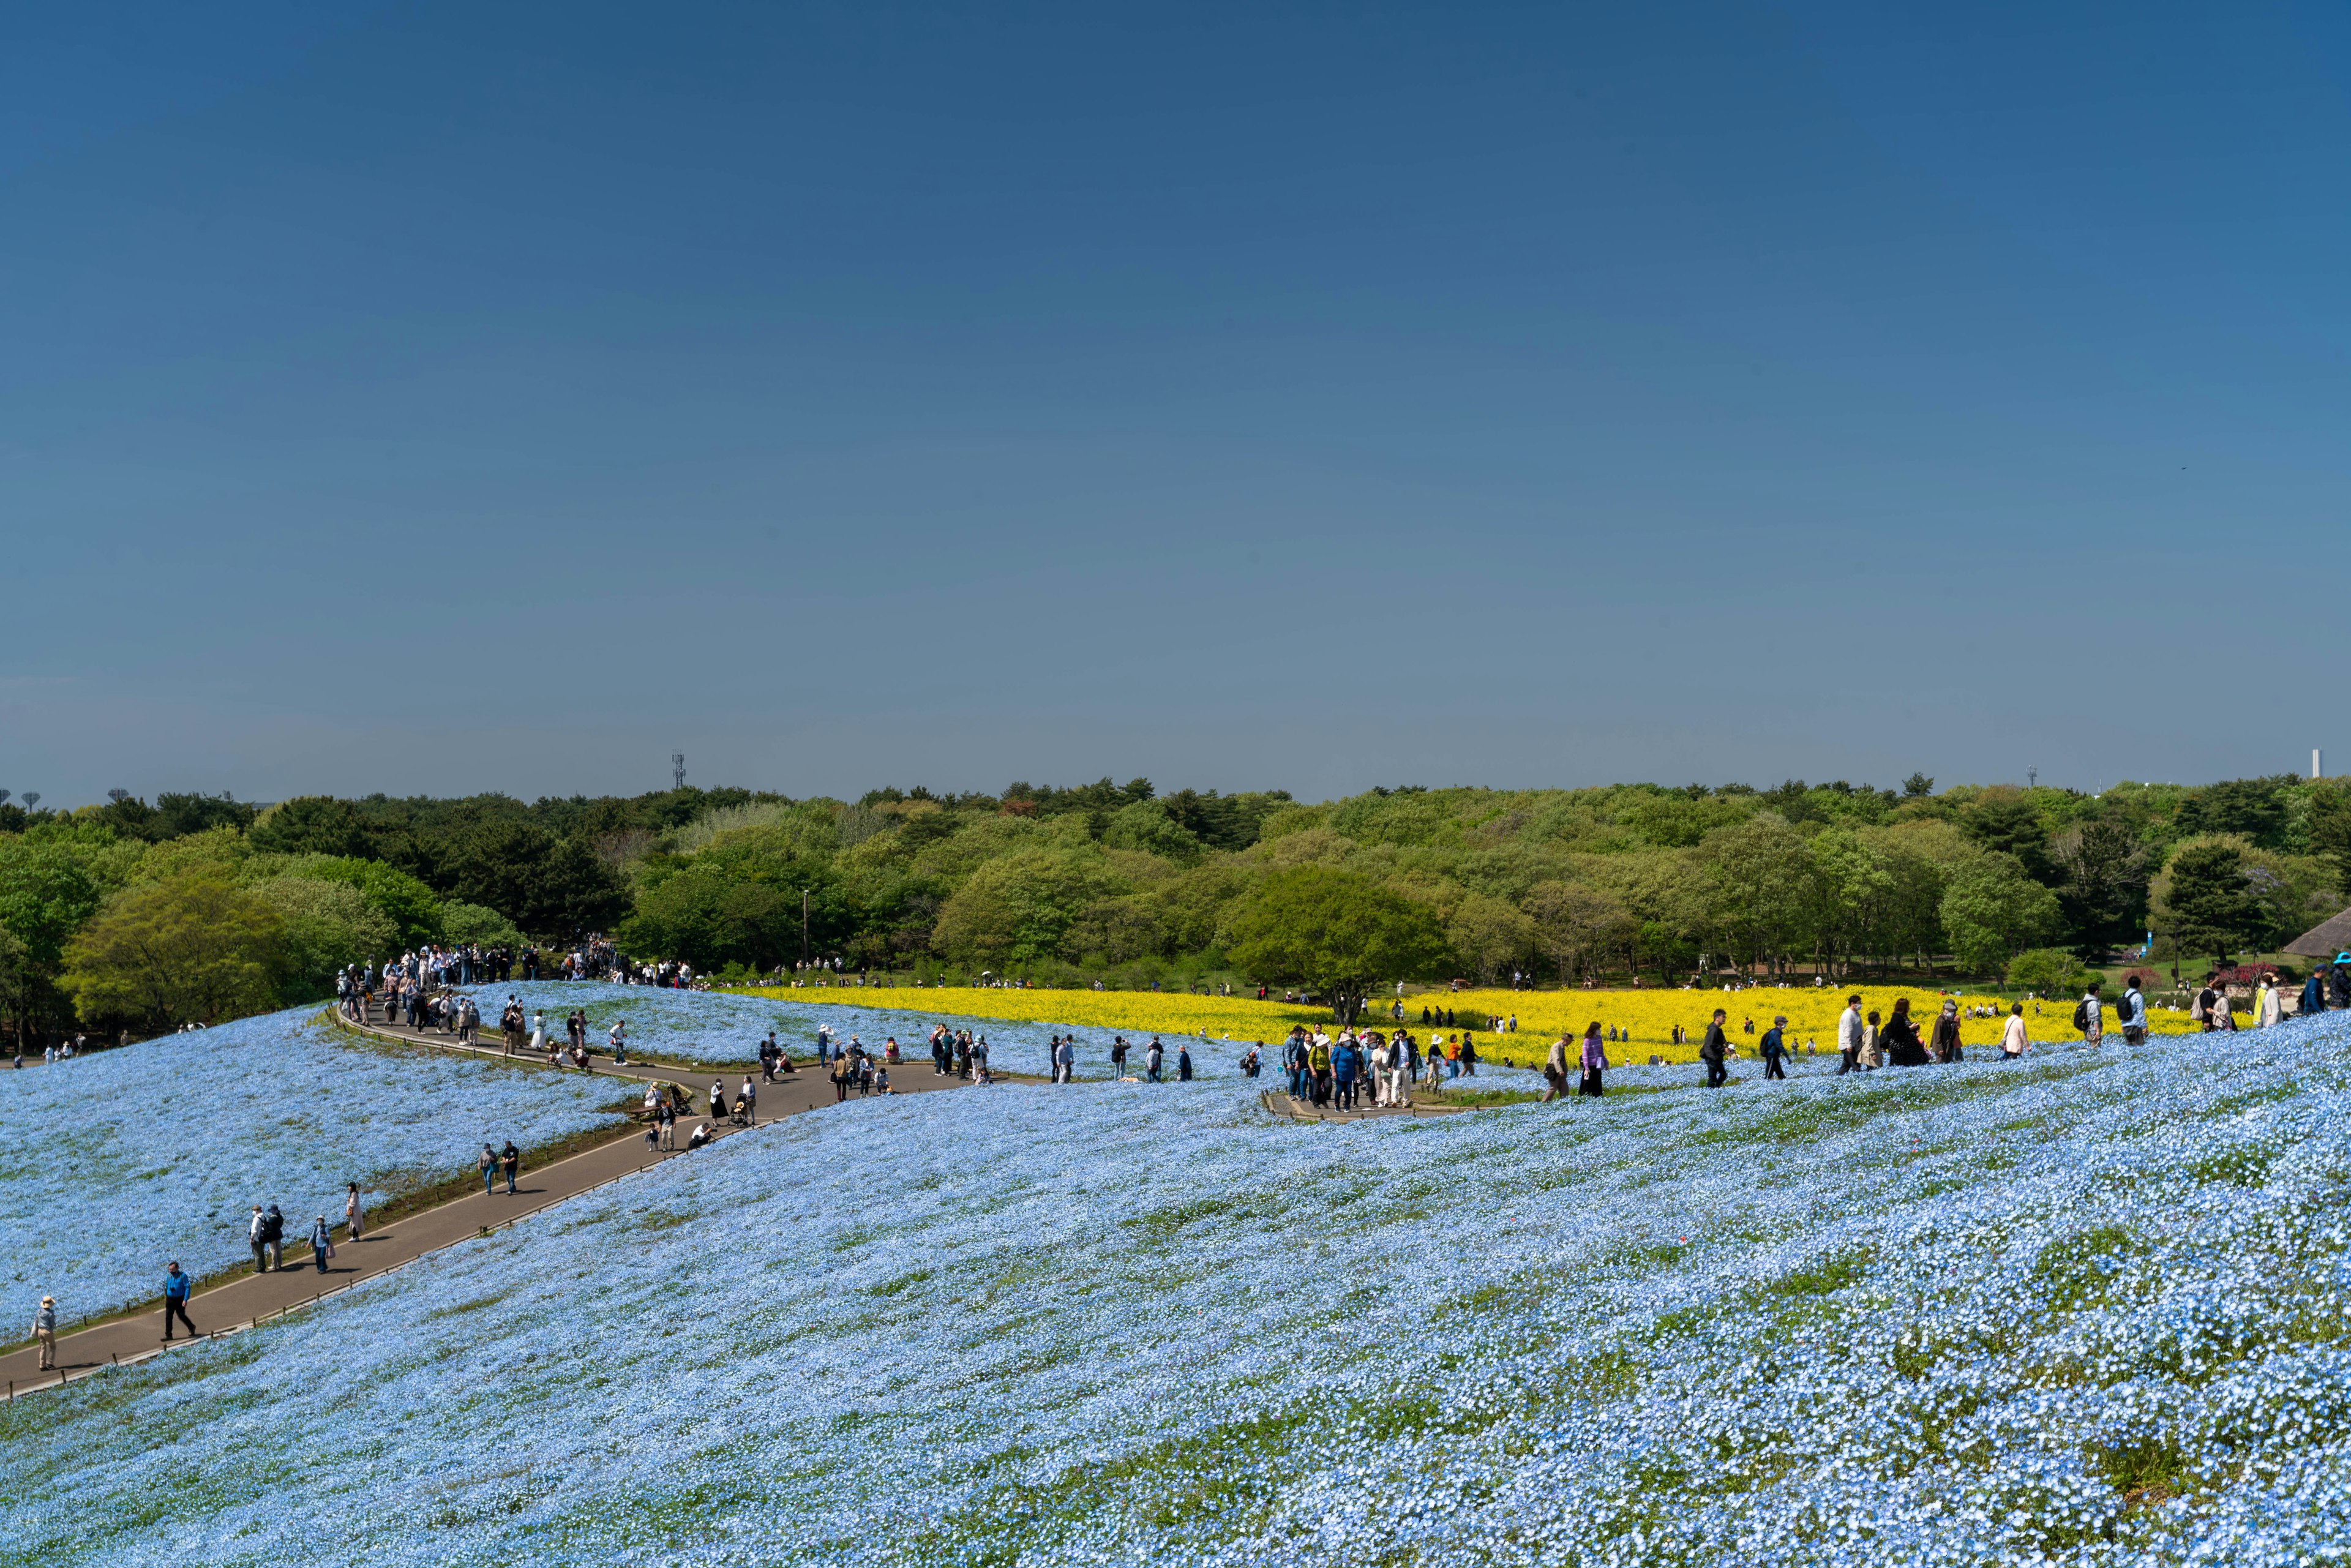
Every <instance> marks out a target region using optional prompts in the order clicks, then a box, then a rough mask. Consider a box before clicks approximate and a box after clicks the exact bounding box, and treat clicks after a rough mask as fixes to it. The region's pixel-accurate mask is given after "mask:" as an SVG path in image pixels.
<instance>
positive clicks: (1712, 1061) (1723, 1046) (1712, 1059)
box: [1698, 1008, 1730, 1089]
mask: <svg viewBox="0 0 2351 1568" xmlns="http://www.w3.org/2000/svg"><path fill="white" fill-rule="evenodd" d="M1728 1017H1729V1014H1727V1013H1725V1012H1724V1011H1723V1010H1722V1009H1720V1008H1717V1009H1714V1018H1713V1019H1712V1021H1710V1022H1709V1023H1708V1025H1707V1026H1706V1040H1705V1043H1704V1044H1702V1045H1700V1046H1699V1047H1698V1060H1699V1061H1703V1062H1705V1063H1706V1086H1707V1087H1708V1089H1719V1088H1721V1087H1722V1084H1723V1081H1724V1079H1725V1078H1726V1077H1728V1076H1729V1074H1728V1071H1726V1070H1725V1068H1724V1067H1723V1065H1722V1059H1723V1057H1724V1055H1725V1054H1726V1053H1727V1052H1728V1051H1729V1049H1730V1041H1729V1040H1726V1039H1724V1038H1723V1033H1722V1022H1723V1019H1726V1018H1728Z"/></svg>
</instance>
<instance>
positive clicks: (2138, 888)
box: [2049, 818, 2147, 946]
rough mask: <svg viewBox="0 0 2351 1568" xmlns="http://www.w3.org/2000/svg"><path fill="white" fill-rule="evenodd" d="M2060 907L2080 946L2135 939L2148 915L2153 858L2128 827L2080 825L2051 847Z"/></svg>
mask: <svg viewBox="0 0 2351 1568" xmlns="http://www.w3.org/2000/svg"><path fill="white" fill-rule="evenodd" d="M2049 858H2050V860H2051V862H2052V863H2053V866H2054V867H2055V871H2056V874H2057V883H2056V891H2057V901H2058V905H2059V907H2060V909H2062V910H2063V912H2064V918H2065V925H2066V926H2067V927H2068V928H2069V929H2070V930H2071V931H2072V932H2073V934H2074V941H2076V942H2078V943H2080V944H2082V945H2083V946H2109V945H2112V944H2114V943H2117V942H2121V941H2125V940H2126V939H2128V938H2130V937H2131V936H2133V934H2134V933H2136V932H2137V930H2138V928H2139V927H2138V922H2139V917H2140V916H2141V915H2144V914H2145V913H2146V912H2147V852H2146V851H2145V850H2144V849H2143V848H2142V847H2141V846H2140V844H2139V841H2138V835H2137V833H2134V832H2132V831H2131V830H2130V828H2129V826H2128V824H2126V823H2125V822H2123V821H2119V820H2113V819H2106V818H2093V819H2091V820H2090V821H2085V822H2076V823H2075V824H2074V825H2073V826H2072V827H2069V828H2067V829H2065V830H2064V831H2062V832H2060V833H2058V835H2057V836H2056V837H2055V838H2053V839H2052V840H2051V841H2050V842H2049Z"/></svg>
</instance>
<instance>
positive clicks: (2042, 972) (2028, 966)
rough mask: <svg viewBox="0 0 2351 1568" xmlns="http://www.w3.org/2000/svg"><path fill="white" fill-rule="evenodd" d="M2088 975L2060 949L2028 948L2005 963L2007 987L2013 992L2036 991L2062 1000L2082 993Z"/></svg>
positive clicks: (2073, 957)
mask: <svg viewBox="0 0 2351 1568" xmlns="http://www.w3.org/2000/svg"><path fill="white" fill-rule="evenodd" d="M2089 982H2090V971H2089V970H2087V969H2085V968H2084V967H2082V960H2080V959H2079V958H2076V957H2075V956H2074V955H2073V954H2071V953H2069V952H2067V951H2066V950H2065V949H2064V948H2063V947H2028V948H2026V949H2025V950H2024V951H2023V952H2022V953H2019V954H2018V955H2017V956H2015V957H2013V958H2011V959H2010V960H2009V961H2008V986H2009V989H2011V990H2014V991H2035V992H2038V993H2039V994H2040V995H2042V996H2044V997H2063V996H2068V995H2071V994H2072V993H2074V992H2075V991H2078V990H2081V989H2083V988H2085V987H2086V986H2087V985H2088V984H2089Z"/></svg>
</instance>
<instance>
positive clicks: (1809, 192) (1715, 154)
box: [0, 4, 2351, 802]
mask: <svg viewBox="0 0 2351 1568" xmlns="http://www.w3.org/2000/svg"><path fill="white" fill-rule="evenodd" d="M32 9H33V8H29V7H18V8H16V10H15V11H13V12H10V13H8V14H7V15H6V16H5V17H4V18H0V541H5V551H6V554H5V560H6V563H7V564H6V570H5V578H0V580H5V581H6V582H7V583H8V585H9V588H10V590H11V591H9V592H8V594H7V596H6V604H7V613H6V621H5V624H6V626H7V634H6V635H5V638H0V786H6V787H8V788H11V789H17V790H19V791H22V790H24V789H39V790H41V791H42V792H43V794H44V796H45V798H46V799H48V800H55V801H59V802H72V801H78V800H91V799H96V798H99V796H100V795H101V794H102V792H103V791H104V790H105V789H108V788H110V787H113V786H120V787H124V788H129V789H135V790H137V791H139V792H141V793H144V794H149V795H152V793H153V792H155V791H157V790H159V789H191V788H193V789H209V790H218V789H233V790H235V792H236V793H237V794H238V796H239V797H240V798H245V799H274V798H278V797H282V796H285V795H287V794H293V793H298V792H308V791H316V790H332V791H337V792H341V793H360V792H365V791H368V790H372V789H386V790H389V791H392V792H393V793H406V792H413V791H430V792H434V793H459V792H470V791H473V790H475V789H506V790H509V791H512V792H514V793H517V794H520V795H523V796H526V797H528V796H533V795H538V794H542V793H571V792H574V791H586V792H590V793H593V792H601V791H607V790H611V791H623V792H633V791H635V790H638V789H653V788H659V787H662V786H664V785H665V784H666V783H667V770H668V758H669V754H670V753H671V752H672V751H673V750H683V751H684V752H685V753H686V754H687V758H688V771H689V777H690V778H691V779H694V780H695V781H696V782H702V783H720V782H725V783H743V784H755V785H757V786H758V787H761V788H766V789H784V790H787V791H789V792H792V793H810V792H818V791H825V792H832V793H846V794H854V793H856V792H859V791H862V789H866V788H869V787H871V786H873V785H876V784H880V783H885V782H894V783H898V784H901V785H904V784H911V783H914V782H917V781H919V782H924V783H927V784H929V785H930V786H932V787H933V788H935V789H943V788H952V789H998V788H1000V787H1001V786H1002V785H1004V784H1005V783H1006V782H1008V781H1009V780H1011V779H1031V780H1035V781H1039V782H1044V781H1075V780H1080V779H1092V778H1095V777H1098V776H1101V775H1102V774H1105V773H1108V774H1112V775H1114V776H1116V777H1118V778H1121V779H1125V778H1128V777H1131V776H1133V775H1135V774H1146V775H1148V776H1150V777H1151V778H1153V779H1156V780H1158V781H1159V782H1160V783H1161V784H1162V785H1163V786H1165V787H1169V788H1173V787H1176V786H1180V785H1186V784H1189V785H1193V786H1196V787H1200V788H1210V787H1214V788H1218V789H1247V788H1267V787H1280V788H1286V789H1290V790H1291V791H1292V792H1293V793H1296V794H1298V795H1300V796H1301V797H1303V798H1321V797H1323V796H1326V795H1330V794H1334V793H1340V792H1345V791H1351V790H1353V789H1362V788H1365V787H1368V786H1370V785H1372V784H1374V783H1388V784H1397V783H1425V784H1449V783H1470V782H1479V783H1492V784H1497V785H1538V784H1583V783H1595V782H1604V781H1609V780H1613V779H1647V778H1654V779H1661V780H1664V781H1667V782H1674V783H1679V782H1685V781H1687V780H1691V779H1698V780H1703V781H1706V782H1722V781H1725V780H1729V779H1744V780H1749V781H1751V782H1755V783H1759V784H1769V783H1775V782H1777V781H1778V780H1779V779H1782V778H1785V777H1789V776H1798V777H1803V778H1809V779H1823V778H1831V777H1844V778H1850V779H1855V780H1869V781H1873V782H1877V783H1892V782H1895V781H1896V780H1898V779H1900V778H1901V777H1903V776H1904V775H1907V773H1909V772H1910V771H1911V770H1912V769H1914V768H1919V769H1923V770H1925V771H1926V772H1928V773H1929V774H1932V775H1934V776H1935V777H1937V778H1938V779H1941V780H1943V781H1945V782H1954V781H1961V780H1977V781H1992V780H1999V779H2022V777H2023V774H2024V770H2025V769H2026V768H2027V767H2035V768H2038V769H2039V771H2040V777H2041V778H2042V779H2043V781H2053V782H2058V783H2064V784H2072V785H2076V786H2078V787H2080V788H2084V789H2090V788H2094V787H2095V786H2096V785H2098V784H2099V783H2101V782H2105V783H2111V782H2113V781H2114V780H2116V779H2119V778H2137V779H2180V780H2194V779H2210V778H2217V777H2229V776H2235V775H2242V774H2249V773H2263V772H2277V771H2283V770H2288V769H2294V768H2301V767H2304V766H2306V764H2307V759H2308V754H2309V749H2310V747H2314V746H2325V747H2329V748H2330V750H2332V751H2334V752H2335V755H2338V756H2340V757H2342V758H2344V759H2345V761H2346V766H2351V734H2338V733H2337V731H2338V730H2339V729H2341V727H2342V726H2341V724H2340V722H2339V721H2338V720H2337V719H2336V718H2335V713H2336V711H2337V710H2338V709H2339V707H2340V705H2339V703H2337V702H2335V701H2334V700H2332V696H2331V693H2330V692H2329V691H2328V690H2327V688H2328V687H2329V686H2331V685H2332V684H2333V683H2332V681H2331V680H2330V678H2329V677H2330V676H2331V675H2332V674H2334V670H2333V666H2332V663H2331V660H2330V658H2329V654H2331V653H2333V652H2334V651H2335V650H2336V649H2338V648H2340V647H2341V646H2342V645H2343V641H2344V633H2345V631H2346V613H2351V612H2346V608H2345V604H2346V595H2345V594H2344V593H2343V592H2341V591H2339V589H2338V587H2337V582H2338V580H2339V579H2340V578H2341V576H2342V570H2341V568H2340V567H2339V566H2338V565H2337V564H2336V562H2335V559H2334V558H2335V554H2336V553H2337V551H2336V549H2335V548H2333V547H2335V546H2337V545H2338V543H2339V541H2340V540H2341V539H2342V538H2343V532H2344V531H2343V528H2342V524H2341V521H2340V518H2341V517H2342V515H2343V512H2344V508H2345V502H2346V490H2351V454H2346V436H2345V433H2346V430H2351V379H2346V351H2351V323H2346V315H2345V310H2344V302H2345V293H2346V284H2345V279H2346V277H2351V222H2346V209H2345V204H2344V202H2343V201H2342V198H2341V185H2342V179H2343V174H2342V171H2343V169H2344V168H2345V167H2346V163H2351V158H2346V154H2351V95H2346V82H2351V16H2346V13H2344V12H2343V11H2342V10H2341V9H2340V8H2323V7H2318V6H2309V7H2291V6H2290V7H2259V6H2245V7H2229V8H2219V9H2215V8H2190V7H2168V8H2159V7H2148V6H2144V5H2141V6H2131V7H2125V6H2120V5H2116V6H2112V7H2104V8H2096V7H2078V6H2062V5H2061V6H2048V5H2036V6H2022V5H2019V6H2009V7H1997V6H1993V7H1967V8H1957V9H1953V8H1945V10H1944V11H1943V12H1940V13H1936V12H1931V11H1922V10H1920V9H1919V8H1917V7H1910V8H1889V7H1881V6H1864V5H1852V6H1805V7H1798V8H1776V7H1774V8H1766V7H1760V6H1751V5H1698V6H1688V7H1599V6H1591V7H1558V6H1528V7H1524V8H1507V7H1501V6H1476V7H1462V6H1385V7H1382V6H1358V7H1328V8H1324V7H1316V8H1296V7H1284V6H1272V5H1247V6H1231V7H1217V6H1205V5H1190V6H1183V7H1165V8H1160V9H1149V8H1144V7H1101V6H1077V5H1071V6H1067V7H1059V8H1051V7H1040V6H1025V5H992V6H986V7H980V6H969V7H960V8H914V7H907V6H893V5H853V6H852V5H842V6H831V7H828V6H821V5H799V6H744V7H739V8H738V7H725V6H716V7H713V6H692V5H671V6H662V7H656V8H650V9H649V8H645V7H641V6H631V7H622V6H599V5H577V4H574V5H562V6H552V5H549V6H534V5H512V6H496V7H486V6H478V5H432V4H422V5H401V6H367V5H349V6H342V7H325V6H293V5H282V6H277V7H269V6H264V5H251V6H245V7H239V8H236V10H235V12H234V14H233V15H220V14H213V15H198V14H197V13H195V12H193V11H191V10H190V9H189V8H186V7H180V6H166V5H154V6H141V7H115V6H105V5H93V6H89V7H72V8H51V9H52V11H53V12H54V13H55V14H54V15H50V16H39V15H34V14H30V13H31V12H32ZM1897 10H1899V11H1907V13H1909V14H1904V15H1897V14H1896V11H1897Z"/></svg>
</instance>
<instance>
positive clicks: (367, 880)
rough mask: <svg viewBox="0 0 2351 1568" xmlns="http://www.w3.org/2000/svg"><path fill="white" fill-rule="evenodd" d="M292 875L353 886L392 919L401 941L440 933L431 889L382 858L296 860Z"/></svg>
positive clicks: (437, 903) (438, 913)
mask: <svg viewBox="0 0 2351 1568" xmlns="http://www.w3.org/2000/svg"><path fill="white" fill-rule="evenodd" d="M294 874H296V875H298V876H307V877H314V878H316V879H317V880H319V881H320V882H340V883H347V884H348V885H350V886H351V887H355V888H357V889H359V890H360V893H361V894H363V895H364V896H365V897H366V899H367V901H368V902H369V903H370V904H373V905H374V906H375V907H376V909H377V910H378V911H379V912H380V913H381V914H382V915H383V917H384V918H385V919H387V920H389V921H391V922H392V925H393V926H394V927H396V928H397V929H398V930H399V932H400V940H401V941H402V943H404V944H414V943H418V942H425V941H430V940H432V939H433V938H434V937H437V936H440V935H441V901H440V900H439V899H438V898H435V897H434V895H433V890H432V889H431V888H429V887H427V886H425V885H424V884H423V883H421V882H419V881H417V880H416V879H415V878H414V877H413V876H411V875H409V874H408V873H406V872H404V871H399V870H396V869H394V868H393V867H392V866H388V865H386V864H384V863H383V862H381V861H371V860H357V859H353V858H350V857H349V856H340V857H336V858H333V859H329V860H313V861H308V862H299V863H298V866H297V868H296V869H295V872H294Z"/></svg>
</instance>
